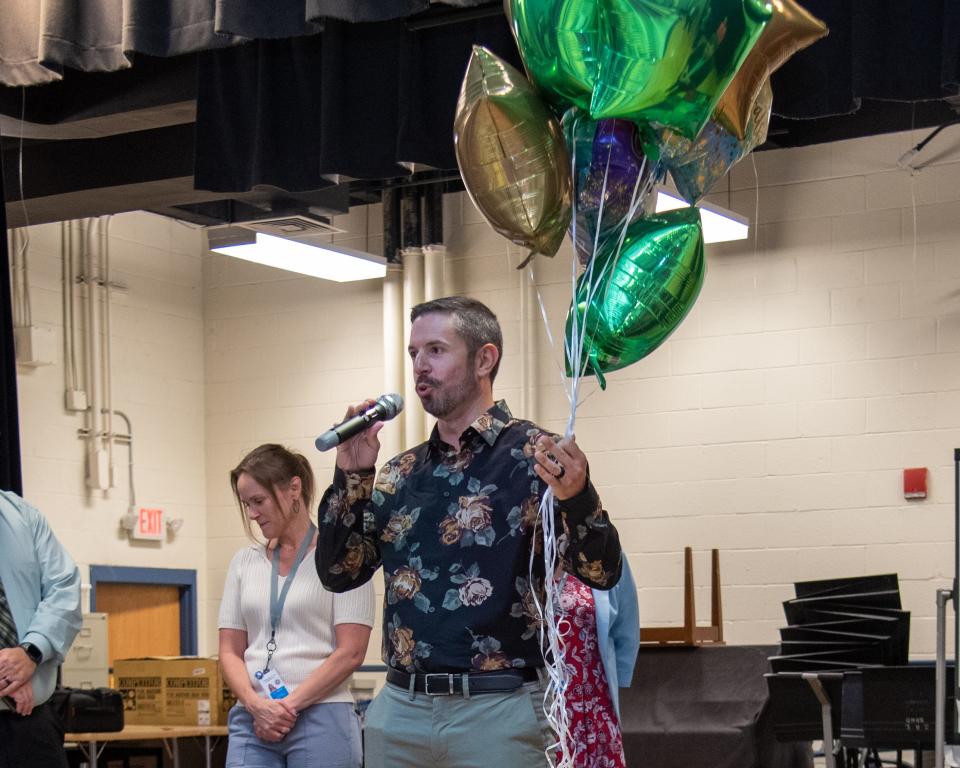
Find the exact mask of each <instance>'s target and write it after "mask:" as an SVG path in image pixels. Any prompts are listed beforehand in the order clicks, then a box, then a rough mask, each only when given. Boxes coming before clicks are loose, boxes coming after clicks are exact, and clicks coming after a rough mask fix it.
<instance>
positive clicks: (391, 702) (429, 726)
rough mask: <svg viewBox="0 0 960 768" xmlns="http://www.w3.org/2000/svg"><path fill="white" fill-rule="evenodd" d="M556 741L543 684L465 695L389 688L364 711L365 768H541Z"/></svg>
mask: <svg viewBox="0 0 960 768" xmlns="http://www.w3.org/2000/svg"><path fill="white" fill-rule="evenodd" d="M553 741H554V738H553V733H552V731H551V730H550V726H549V725H548V724H547V719H546V717H545V716H544V714H543V686H542V685H541V684H540V683H539V682H532V683H526V684H525V685H523V686H522V687H520V688H517V689H516V690H515V691H511V692H510V693H481V694H474V695H473V696H471V697H470V698H469V699H465V698H464V697H463V696H428V695H426V694H423V693H417V694H414V698H413V700H411V699H410V693H409V692H408V691H405V690H404V689H402V688H398V687H396V686H393V685H391V684H390V683H387V684H386V685H385V686H384V687H383V689H382V690H381V691H380V693H379V694H377V697H376V698H375V699H374V700H373V702H372V703H371V704H370V707H369V708H368V709H367V714H366V717H365V722H364V729H363V747H364V765H365V766H366V768H483V766H491V767H492V768H527V766H530V768H542V767H543V766H546V765H547V759H546V755H545V754H544V750H545V749H546V748H547V747H548V746H549V745H550V744H551V743H552V742H553Z"/></svg>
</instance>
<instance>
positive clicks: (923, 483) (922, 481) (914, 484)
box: [903, 467, 927, 499]
mask: <svg viewBox="0 0 960 768" xmlns="http://www.w3.org/2000/svg"><path fill="white" fill-rule="evenodd" d="M903 498H905V499H925V498H927V468H926V467H914V468H913V469H905V470H903Z"/></svg>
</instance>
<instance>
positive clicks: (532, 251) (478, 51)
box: [454, 0, 827, 766]
mask: <svg viewBox="0 0 960 768" xmlns="http://www.w3.org/2000/svg"><path fill="white" fill-rule="evenodd" d="M504 7H505V10H506V12H507V16H508V19H509V21H510V25H511V28H512V30H513V34H514V37H515V39H516V42H517V46H518V48H519V50H520V55H521V58H522V59H523V63H524V67H525V69H526V76H524V74H522V73H521V72H519V71H517V70H516V69H514V68H513V67H511V66H510V65H509V64H507V63H506V62H504V61H502V60H501V59H499V58H498V57H497V56H495V55H494V54H493V53H491V52H490V51H488V50H486V49H484V48H481V47H474V49H473V53H472V55H471V57H470V61H469V63H468V66H467V72H466V75H465V77H464V80H463V86H462V88H461V91H460V99H459V102H458V104H457V110H456V119H455V122H454V144H455V147H456V154H457V161H458V164H459V166H460V174H461V176H462V177H463V181H464V186H465V187H466V190H467V192H468V194H469V195H470V197H471V199H472V200H473V202H474V204H475V205H476V206H477V208H478V209H479V210H480V212H481V213H482V214H483V215H484V216H485V217H486V219H487V220H488V221H489V222H490V224H491V225H492V226H493V227H494V229H496V230H497V231H498V232H500V233H501V234H502V235H504V236H505V237H507V238H509V239H510V240H512V241H513V242H515V243H517V244H520V245H522V246H524V247H525V248H527V249H528V250H529V256H528V257H527V259H526V260H525V261H524V262H523V263H522V264H520V266H521V267H522V266H524V265H525V264H526V263H527V262H528V261H529V260H530V258H532V257H533V256H534V255H536V254H543V255H545V256H553V255H555V254H556V253H557V251H558V249H559V248H560V245H561V244H562V242H563V240H564V238H565V236H566V235H567V234H568V231H569V234H570V237H571V240H572V241H573V246H574V251H575V253H576V260H575V262H574V265H573V269H574V278H575V279H574V286H573V294H574V295H573V298H572V301H571V306H570V310H569V312H568V314H567V322H566V334H565V353H566V354H565V357H566V368H567V374H568V375H569V376H570V377H571V379H572V386H571V398H570V399H571V416H570V420H569V422H568V429H567V432H568V433H570V432H572V428H573V420H574V416H575V411H576V404H577V402H578V396H577V392H578V389H579V380H580V377H581V376H582V375H583V374H592V375H594V376H596V378H597V381H598V383H599V385H600V387H601V388H603V387H605V379H604V374H605V373H608V372H610V371H614V370H617V369H619V368H623V367H625V366H627V365H630V364H632V363H634V362H636V361H638V360H640V359H642V358H643V357H645V356H646V355H648V354H650V353H651V352H652V351H653V350H655V349H656V348H657V347H658V346H659V345H660V344H662V343H663V342H664V341H665V340H666V339H667V337H668V336H669V335H670V334H671V333H672V332H673V331H674V330H675V329H676V328H677V327H678V326H679V325H680V323H681V322H682V320H683V318H684V317H685V316H686V315H687V313H688V312H689V311H690V309H691V308H692V306H693V303H694V302H695V301H696V298H697V296H698V294H699V292H700V288H701V286H702V284H703V278H704V266H705V262H704V254H703V231H702V227H701V222H700V214H699V210H698V209H697V208H696V207H694V206H695V204H696V203H697V201H698V200H700V198H702V197H703V196H704V195H706V194H707V193H708V192H709V191H710V190H711V188H713V186H714V185H715V184H716V183H717V182H718V181H719V180H720V179H721V178H723V176H724V175H725V174H726V173H727V172H728V171H729V170H730V168H731V167H732V166H733V165H734V164H735V163H736V162H738V161H739V160H741V159H742V158H743V157H745V156H746V155H747V154H749V153H750V152H751V151H752V150H753V149H754V148H755V147H757V146H759V145H760V144H762V143H763V142H764V141H765V140H766V135H767V127H768V125H769V122H770V112H771V105H772V102H773V93H772V90H771V88H770V75H771V74H772V73H773V72H774V71H775V70H776V69H777V68H779V67H780V66H782V65H783V64H784V63H785V62H786V61H787V60H788V59H789V58H790V57H791V56H792V55H793V54H794V53H796V52H797V51H798V50H800V49H802V48H805V47H806V46H808V45H810V44H812V43H813V42H815V41H816V40H818V39H819V38H821V37H823V36H824V35H826V34H827V28H826V26H825V25H824V24H823V22H821V21H820V20H818V19H816V18H815V17H813V16H812V15H810V14H809V13H808V12H807V11H805V10H804V9H803V8H802V7H801V6H800V5H799V4H798V3H797V2H795V0H504ZM667 172H669V173H670V174H671V176H672V177H673V180H674V183H675V184H676V187H677V190H678V191H679V193H680V194H681V196H682V197H683V198H684V199H685V200H686V202H687V203H689V205H690V207H689V208H684V209H681V210H677V211H671V212H669V213H662V214H660V213H656V212H653V211H652V210H651V209H652V208H653V206H652V205H651V204H650V203H651V198H654V199H655V195H653V194H651V193H653V191H654V189H655V185H656V183H657V182H658V181H660V180H662V179H663V178H665V176H666V173H667ZM578 268H579V269H582V272H581V273H580V274H579V276H577V274H576V270H577V269H578ZM541 309H542V306H541ZM548 333H549V329H548ZM551 503H552V502H551V500H550V498H549V493H548V494H547V495H546V498H545V500H544V504H545V506H543V507H542V508H541V512H542V517H541V519H543V520H546V518H547V517H550V516H551V512H550V508H551V507H550V505H551ZM551 541H552V539H551V536H550V535H548V531H547V528H546V526H544V547H545V548H544V552H545V553H546V552H547V551H549V547H550V544H551ZM552 567H553V563H552V561H549V560H548V562H547V572H548V573H550V572H552V571H551V569H552ZM545 597H546V600H545V604H544V606H543V611H542V615H543V618H544V624H545V625H546V626H547V628H548V630H549V629H550V628H551V627H552V626H553V624H554V619H555V617H554V615H553V604H554V602H555V601H554V599H553V598H554V597H556V596H555V595H553V594H552V593H551V591H550V590H549V589H548V590H547V592H546V596H545ZM545 645H546V646H548V647H549V648H550V650H551V655H552V656H553V657H554V659H553V662H551V663H548V669H549V673H550V678H551V679H550V684H549V686H548V691H549V690H552V691H553V693H554V694H555V698H554V700H553V703H552V705H551V706H550V707H549V708H548V718H549V719H550V721H551V724H553V725H554V728H555V730H556V731H557V732H558V734H559V738H560V751H561V754H562V759H561V765H563V766H566V765H569V764H570V763H569V751H568V749H567V745H566V742H565V739H566V737H567V734H565V721H564V719H563V715H562V712H561V710H562V707H559V706H558V705H557V702H558V701H559V702H560V703H561V704H562V699H563V689H564V673H563V669H562V667H563V665H562V661H557V653H558V647H557V637H556V632H551V633H550V635H549V637H547V638H545ZM548 759H550V762H551V764H553V758H552V757H551V756H550V755H549V754H548Z"/></svg>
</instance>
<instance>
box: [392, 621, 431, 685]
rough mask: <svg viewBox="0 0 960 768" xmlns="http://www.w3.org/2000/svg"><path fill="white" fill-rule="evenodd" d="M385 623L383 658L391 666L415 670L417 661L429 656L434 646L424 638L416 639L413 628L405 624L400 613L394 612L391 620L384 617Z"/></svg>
mask: <svg viewBox="0 0 960 768" xmlns="http://www.w3.org/2000/svg"><path fill="white" fill-rule="evenodd" d="M384 623H385V624H386V631H385V632H384V633H383V644H384V653H383V658H384V661H386V662H387V663H388V664H389V665H390V666H391V667H393V668H394V669H402V670H404V671H405V672H413V670H414V669H416V666H415V665H416V663H417V661H419V660H422V659H426V658H429V656H430V652H431V651H432V650H433V646H432V645H430V643H425V642H423V641H422V640H414V636H413V629H412V628H411V627H405V626H403V624H402V623H401V621H400V616H399V614H396V613H394V614H393V617H392V618H391V619H390V620H386V619H384Z"/></svg>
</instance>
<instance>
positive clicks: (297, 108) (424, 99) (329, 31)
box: [195, 16, 520, 192]
mask: <svg viewBox="0 0 960 768" xmlns="http://www.w3.org/2000/svg"><path fill="white" fill-rule="evenodd" d="M474 43H479V44H481V45H485V46H487V47H488V48H490V49H491V50H493V51H494V52H495V53H497V54H498V55H500V56H502V57H503V58H505V59H506V60H507V61H509V62H511V63H512V64H514V65H515V66H518V67H519V66H520V60H519V54H518V53H517V49H516V46H515V44H514V42H513V38H512V37H511V35H510V30H509V28H508V26H507V23H506V20H505V18H504V17H502V16H499V17H493V18H486V19H480V20H475V21H470V22H463V23H460V24H455V25H450V26H444V27H436V28H429V29H423V30H417V31H412V30H409V29H408V28H407V26H406V25H405V24H403V23H402V22H396V21H394V22H379V23H370V24H349V23H346V22H342V21H337V20H334V19H330V20H328V21H327V22H326V26H325V29H324V31H323V33H322V34H318V35H313V36H310V37H299V38H292V39H286V40H260V41H256V42H252V43H248V44H245V45H241V46H238V47H236V48H231V49H223V50H219V51H206V52H204V53H202V54H201V55H200V68H199V89H198V95H197V134H196V138H197V142H196V159H195V163H196V174H195V185H196V187H197V188H198V189H208V190H216V191H228V192H235V191H241V190H248V189H252V188H253V187H255V186H257V185H272V186H276V187H281V188H283V189H286V190H290V191H304V190H310V189H319V188H321V187H323V186H326V185H327V184H328V183H329V182H328V181H326V180H325V179H324V178H323V176H324V175H328V174H342V175H345V176H352V177H356V178H375V179H376V178H390V177H395V176H400V175H403V174H405V173H407V172H408V171H407V170H406V169H405V168H404V167H403V166H401V165H400V163H404V162H409V163H418V164H422V165H428V166H432V167H434V168H456V159H455V157H454V154H453V138H452V135H451V132H452V126H453V117H454V109H455V107H456V102H457V94H458V93H459V90H460V81H461V80H462V78H463V72H464V69H465V67H466V63H467V58H468V56H469V54H470V49H471V46H472V45H473V44H474Z"/></svg>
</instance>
